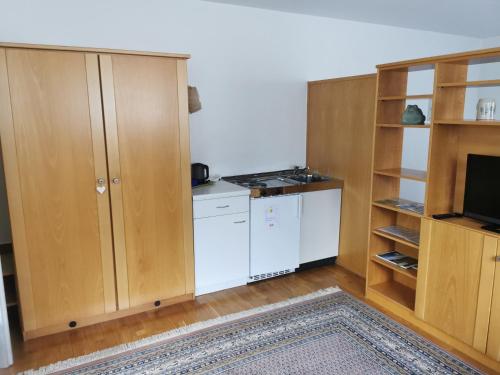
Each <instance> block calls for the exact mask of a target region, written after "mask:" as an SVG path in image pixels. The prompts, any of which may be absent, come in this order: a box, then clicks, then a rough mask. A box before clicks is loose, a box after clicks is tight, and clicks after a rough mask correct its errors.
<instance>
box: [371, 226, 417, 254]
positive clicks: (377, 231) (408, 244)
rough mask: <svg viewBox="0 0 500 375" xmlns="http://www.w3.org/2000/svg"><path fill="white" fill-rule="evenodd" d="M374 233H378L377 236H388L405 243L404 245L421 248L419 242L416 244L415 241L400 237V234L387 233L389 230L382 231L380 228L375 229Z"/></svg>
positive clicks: (390, 238)
mask: <svg viewBox="0 0 500 375" xmlns="http://www.w3.org/2000/svg"><path fill="white" fill-rule="evenodd" d="M372 233H373V234H376V235H377V236H380V237H384V238H387V239H389V240H392V241H395V242H398V243H400V244H403V245H405V246H408V247H412V248H414V249H417V250H418V248H419V245H418V244H415V243H413V242H411V241H408V240H406V239H404V238H403V237H399V236H396V235H394V234H390V233H387V232H382V231H381V230H380V229H374V230H373V231H372Z"/></svg>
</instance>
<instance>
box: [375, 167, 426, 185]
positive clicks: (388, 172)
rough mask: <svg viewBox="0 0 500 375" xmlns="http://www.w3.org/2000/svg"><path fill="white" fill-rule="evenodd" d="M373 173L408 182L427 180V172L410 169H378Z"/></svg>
mask: <svg viewBox="0 0 500 375" xmlns="http://www.w3.org/2000/svg"><path fill="white" fill-rule="evenodd" d="M373 173H375V174H378V175H381V176H389V177H397V178H405V179H407V180H414V181H422V182H425V181H426V180H427V172H426V171H419V170H416V169H409V168H387V169H376V170H374V171H373Z"/></svg>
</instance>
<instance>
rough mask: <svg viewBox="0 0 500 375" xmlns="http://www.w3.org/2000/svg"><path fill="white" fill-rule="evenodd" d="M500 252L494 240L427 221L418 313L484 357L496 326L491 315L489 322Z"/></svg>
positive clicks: (421, 250)
mask: <svg viewBox="0 0 500 375" xmlns="http://www.w3.org/2000/svg"><path fill="white" fill-rule="evenodd" d="M497 248H498V240H497V238H495V237H492V236H488V235H485V234H483V233H481V232H478V231H473V230H469V229H467V228H463V227H461V226H458V225H455V224H451V223H445V222H438V221H435V220H431V219H424V220H423V223H422V240H421V249H420V256H419V271H418V272H419V273H418V285H417V300H416V309H415V315H416V316H417V317H418V318H420V319H422V320H424V321H425V322H427V323H429V324H431V325H433V326H435V327H436V328H438V329H440V330H442V331H444V332H446V333H447V334H449V335H450V336H452V337H454V338H457V339H459V340H461V341H462V342H464V343H466V344H468V345H470V346H472V347H474V348H475V349H476V350H478V351H480V352H483V353H484V352H486V347H487V344H488V341H489V340H488V336H489V334H491V333H493V332H494V331H495V329H493V330H492V329H491V328H490V325H491V326H493V325H495V324H498V322H496V320H498V319H496V318H495V317H494V315H493V314H491V316H492V317H493V321H492V323H491V324H489V321H490V310H491V307H492V295H494V294H493V281H494V278H495V267H496V264H497V263H496V262H495V257H496V254H497ZM498 277H500V274H499V276H498ZM494 301H496V299H494ZM495 303H498V302H495ZM494 307H496V306H494ZM494 336H495V335H491V336H490V337H491V339H492V340H493V339H494ZM489 345H490V347H492V349H491V351H494V349H493V347H494V346H496V345H495V344H494V343H490V344H489Z"/></svg>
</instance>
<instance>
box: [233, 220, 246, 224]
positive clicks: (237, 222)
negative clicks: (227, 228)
mask: <svg viewBox="0 0 500 375" xmlns="http://www.w3.org/2000/svg"><path fill="white" fill-rule="evenodd" d="M246 222H247V221H246V220H240V221H233V224H243V223H246Z"/></svg>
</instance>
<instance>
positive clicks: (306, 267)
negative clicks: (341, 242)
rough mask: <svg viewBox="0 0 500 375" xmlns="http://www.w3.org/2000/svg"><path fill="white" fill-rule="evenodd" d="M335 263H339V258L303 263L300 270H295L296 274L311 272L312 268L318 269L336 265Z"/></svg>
mask: <svg viewBox="0 0 500 375" xmlns="http://www.w3.org/2000/svg"><path fill="white" fill-rule="evenodd" d="M335 262H337V257H330V258H325V259H320V260H315V261H312V262H307V263H302V264H301V265H299V268H296V269H295V272H300V271H305V270H310V269H311V268H316V267H321V266H328V265H331V264H335Z"/></svg>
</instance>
